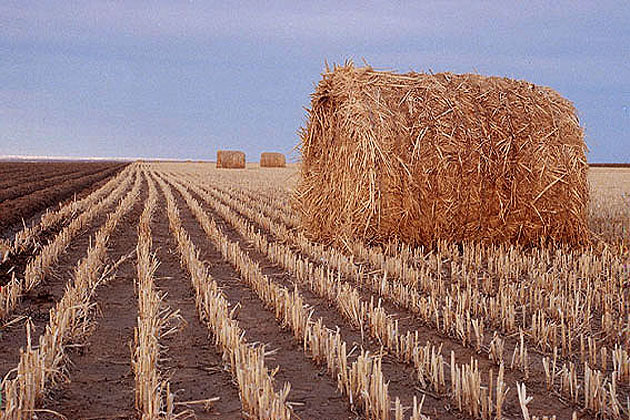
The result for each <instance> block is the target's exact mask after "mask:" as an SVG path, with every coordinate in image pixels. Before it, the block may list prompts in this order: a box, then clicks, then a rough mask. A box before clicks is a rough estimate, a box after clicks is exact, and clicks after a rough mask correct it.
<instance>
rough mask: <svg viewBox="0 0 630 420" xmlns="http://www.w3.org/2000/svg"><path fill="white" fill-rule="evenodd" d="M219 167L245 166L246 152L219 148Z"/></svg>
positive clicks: (237, 167) (233, 167)
mask: <svg viewBox="0 0 630 420" xmlns="http://www.w3.org/2000/svg"><path fill="white" fill-rule="evenodd" d="M217 168H231V169H235V168H236V169H239V168H245V153H243V152H240V151H238V150H218V151H217Z"/></svg>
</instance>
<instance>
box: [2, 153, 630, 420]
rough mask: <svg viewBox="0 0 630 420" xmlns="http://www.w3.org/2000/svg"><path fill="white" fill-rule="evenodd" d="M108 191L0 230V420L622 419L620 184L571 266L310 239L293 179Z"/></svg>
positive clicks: (507, 253)
mask: <svg viewBox="0 0 630 420" xmlns="http://www.w3.org/2000/svg"><path fill="white" fill-rule="evenodd" d="M42 165H45V164H42ZM43 168H44V166H42V171H44V169H43ZM114 174H116V175H115V176H114ZM49 176H52V175H49ZM109 176H110V178H109V181H108V182H107V183H104V182H100V183H96V184H94V185H92V187H91V188H90V189H89V191H90V194H87V192H84V193H83V194H79V196H78V197H77V198H76V199H75V200H73V201H70V202H67V203H65V204H64V205H63V206H52V207H51V208H50V210H49V211H48V212H46V213H44V214H43V215H41V216H40V215H38V212H39V210H35V209H30V210H29V209H26V210H19V212H20V213H16V214H10V215H9V216H3V217H12V218H14V219H16V220H20V218H22V217H24V218H25V219H27V217H28V216H27V215H33V216H32V217H31V219H27V224H26V226H27V227H25V228H23V229H21V230H20V228H19V225H18V227H17V228H16V225H15V223H13V224H12V225H10V226H9V224H8V223H7V225H6V226H5V225H2V229H4V231H0V236H2V237H5V238H7V241H6V247H7V249H9V250H10V251H9V254H8V256H7V259H6V261H4V262H3V263H2V265H1V266H0V285H1V286H2V289H1V292H0V349H1V351H0V375H1V378H3V380H2V418H3V419H25V418H29V417H37V418H39V419H42V418H51V419H52V418H68V419H79V418H80V419H97V418H98V419H105V418H107V419H113V418H143V419H161V418H164V419H167V418H176V417H177V418H185V417H188V416H190V417H197V418H200V419H205V418H208V419H215V418H221V419H238V418H260V419H284V418H300V419H355V418H366V419H368V418H369V419H409V418H411V419H424V418H432V419H494V418H499V419H501V418H503V419H520V418H525V419H527V418H531V419H534V418H544V416H549V418H552V416H556V417H557V418H558V419H571V418H611V419H616V418H621V419H628V418H630V398H629V395H630V394H629V391H630V357H629V355H628V352H629V351H630V311H629V308H628V306H629V298H630V291H629V287H628V286H629V285H630V280H629V270H630V269H629V266H628V264H629V255H628V244H629V243H630V236H629V228H630V169H623V168H593V169H592V170H591V184H592V187H593V188H592V189H593V191H592V209H591V215H590V218H591V226H592V229H593V231H594V232H595V233H596V235H597V240H596V242H595V247H594V249H593V250H583V251H570V250H567V249H559V248H556V249H513V248H512V249H511V248H506V247H481V246H474V245H464V246H452V245H448V244H442V245H441V246H440V247H439V248H438V249H437V250H433V251H423V250H421V249H411V248H409V247H406V246H404V245H402V244H390V245H389V246H384V247H378V248H377V247H368V246H365V245H363V244H360V243H348V244H347V246H346V247H344V248H343V249H341V248H334V247H327V246H322V245H319V244H316V243H312V242H310V241H309V240H308V239H307V238H305V237H304V236H303V235H302V234H301V233H300V232H299V230H298V229H297V226H298V220H296V218H295V215H294V214H293V213H292V211H291V208H290V202H289V200H290V191H291V188H292V186H293V185H294V183H295V181H296V180H297V171H296V169H295V168H287V169H259V168H255V167H253V166H252V167H249V168H248V169H246V170H217V169H215V168H214V165H213V164H201V163H185V164H184V163H182V164H176V163H141V162H138V163H134V164H131V165H128V166H126V167H125V169H124V170H122V172H120V173H117V172H112V173H111V174H109ZM13 179H14V182H13V183H11V182H10V179H8V180H7V181H5V180H4V179H3V181H2V182H3V184H2V187H1V189H0V194H5V193H6V191H12V190H16V191H17V190H18V189H19V186H20V185H21V183H26V181H24V180H22V179H20V178H19V177H15V178H13ZM44 179H45V178H44ZM29 182H33V183H35V182H36V181H29ZM37 182H39V184H37V185H40V184H42V185H43V184H45V182H44V181H43V180H39V181H37ZM50 182H51V183H53V182H56V181H53V180H52V178H50ZM94 182H97V180H96V179H95V181H94ZM5 184H6V185H5ZM79 188H83V187H77V188H76V190H77V191H80V189H79ZM34 190H37V188H34ZM84 191H85V190H84ZM33 194H35V192H34V193H33ZM25 197H28V194H26V195H25ZM65 198H66V197H59V198H57V200H56V201H62V200H64V199H65ZM23 201H24V202H29V201H28V199H23ZM31 202H33V203H35V202H36V200H31ZM9 204H10V201H9V200H7V199H3V201H2V203H0V207H1V206H3V205H5V206H6V207H7V208H8V207H9ZM17 211H18V210H16V212H17ZM29 212H30V213H29ZM7 220H8V219H7ZM11 220H13V219H11ZM604 244H607V245H604Z"/></svg>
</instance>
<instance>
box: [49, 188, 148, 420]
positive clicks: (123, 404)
mask: <svg viewBox="0 0 630 420" xmlns="http://www.w3.org/2000/svg"><path fill="white" fill-rule="evenodd" d="M147 195H148V194H147V186H146V182H143V185H142V189H141V192H140V195H139V197H138V200H137V201H136V203H135V205H134V207H133V209H132V210H131V211H130V212H129V213H128V214H127V215H125V217H124V218H123V220H121V221H120V224H119V225H118V227H117V228H116V230H115V232H114V234H113V235H112V237H111V238H110V240H109V250H108V253H107V259H108V264H109V265H112V264H115V263H116V262H117V261H119V260H120V259H121V258H123V257H126V256H129V258H127V259H126V260H125V261H124V262H123V263H122V264H121V265H120V266H118V268H117V270H116V271H115V272H113V273H111V277H110V278H109V280H108V281H106V282H105V283H104V284H102V285H101V287H100V288H99V289H98V290H97V298H96V301H97V305H98V309H97V313H96V315H95V318H94V321H95V325H94V330H93V331H92V334H91V335H90V336H89V337H87V339H86V342H85V343H83V344H82V345H80V346H77V347H74V348H71V349H70V350H69V351H68V357H69V359H70V361H71V364H70V367H69V370H68V377H69V381H67V382H66V383H64V384H62V385H61V386H60V387H57V388H56V389H55V390H54V391H53V392H52V393H51V394H50V395H49V396H48V398H47V399H46V401H45V402H44V404H43V408H45V409H48V410H52V411H55V412H57V413H60V414H62V415H64V416H65V417H67V418H68V419H87V418H93V419H97V418H98V419H104V418H116V419H136V418H137V413H136V410H135V402H134V388H135V383H134V375H133V371H132V368H131V354H132V353H131V352H132V348H133V337H134V327H135V326H136V325H137V322H136V320H137V315H138V305H137V297H136V295H135V286H134V285H135V279H136V261H137V260H136V257H135V249H136V245H137V242H138V235H137V232H136V229H135V226H137V223H138V220H139V219H140V214H141V213H142V209H143V207H144V202H145V200H146V198H147ZM42 418H50V419H52V418H54V417H53V416H50V417H47V416H44V417H42Z"/></svg>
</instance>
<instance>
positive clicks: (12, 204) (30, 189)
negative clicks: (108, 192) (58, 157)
mask: <svg viewBox="0 0 630 420" xmlns="http://www.w3.org/2000/svg"><path fill="white" fill-rule="evenodd" d="M125 165H126V164H124V163H118V162H104V163H101V162H98V163H87V162H55V163H47V162H37V163H33V162H18V163H16V162H1V163H0V232H2V236H0V237H6V235H7V232H6V231H7V230H9V229H10V228H11V227H14V228H15V226H16V225H17V226H18V228H21V227H22V220H24V221H25V222H27V223H28V222H30V221H31V218H33V216H36V215H37V214H39V213H40V212H41V211H43V210H45V209H46V208H48V207H50V206H53V205H55V204H58V203H62V202H64V201H66V200H68V199H70V198H73V197H74V196H78V197H81V196H84V195H86V194H87V193H89V192H90V191H92V190H93V189H94V188H95V187H97V186H98V185H100V184H101V183H102V182H103V181H105V180H107V179H109V178H110V177H112V176H113V175H115V174H116V173H118V172H120V170H121V169H122V168H123V167H124V166H125Z"/></svg>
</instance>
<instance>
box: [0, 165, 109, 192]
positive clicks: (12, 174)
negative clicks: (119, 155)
mask: <svg viewBox="0 0 630 420" xmlns="http://www.w3.org/2000/svg"><path fill="white" fill-rule="evenodd" d="M94 163H95V162H0V189H3V188H10V187H12V186H15V185H19V184H22V183H25V182H32V181H36V180H39V179H45V178H49V177H51V176H56V175H61V174H67V173H71V172H74V171H84V168H85V167H88V166H90V165H93V164H94ZM96 163H98V164H107V162H96ZM111 163H113V162H109V164H111Z"/></svg>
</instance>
